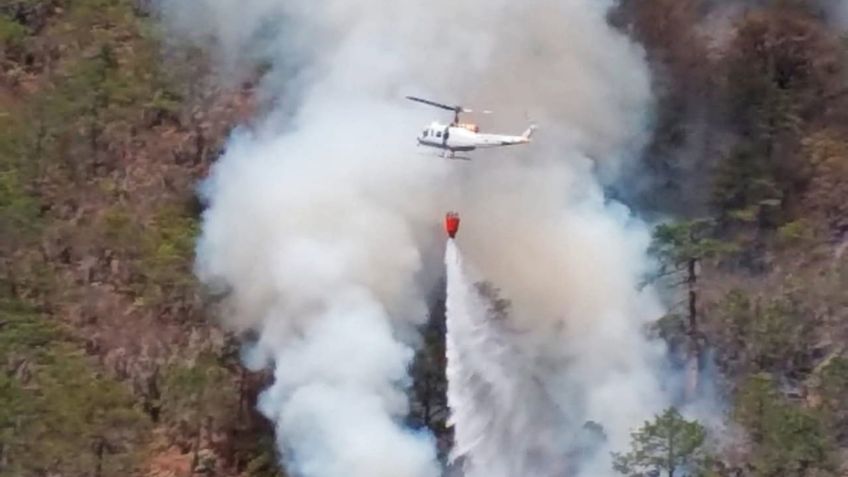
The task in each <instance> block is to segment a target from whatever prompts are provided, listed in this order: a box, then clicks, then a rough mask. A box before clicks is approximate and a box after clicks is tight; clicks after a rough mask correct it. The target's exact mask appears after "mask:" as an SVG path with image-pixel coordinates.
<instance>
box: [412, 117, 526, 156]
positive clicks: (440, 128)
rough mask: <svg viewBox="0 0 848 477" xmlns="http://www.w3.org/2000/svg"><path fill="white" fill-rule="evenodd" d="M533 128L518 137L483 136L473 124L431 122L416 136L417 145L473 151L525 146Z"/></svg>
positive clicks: (451, 150)
mask: <svg viewBox="0 0 848 477" xmlns="http://www.w3.org/2000/svg"><path fill="white" fill-rule="evenodd" d="M533 129H534V128H533V127H531V128H530V129H528V130H527V131H526V132H524V134H522V135H520V136H511V135H504V134H483V133H480V132H478V131H479V128H477V126H475V125H473V124H458V125H457V124H441V123H438V122H433V123H431V124H430V125H429V126H427V127H426V128H425V129H424V130H423V131H422V132H421V133H420V134H419V135H418V144H419V145H422V146H428V147H434V148H437V149H443V150H445V151H450V152H451V153H453V152H457V151H463V152H465V151H473V150H475V149H484V148H491V147H501V146H514V145H518V144H527V143H529V142H530V136H531V135H532V133H533Z"/></svg>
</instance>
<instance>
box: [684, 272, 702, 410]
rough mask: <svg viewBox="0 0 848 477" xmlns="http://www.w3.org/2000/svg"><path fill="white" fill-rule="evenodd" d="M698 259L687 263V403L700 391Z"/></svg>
mask: <svg viewBox="0 0 848 477" xmlns="http://www.w3.org/2000/svg"><path fill="white" fill-rule="evenodd" d="M697 265H698V259H697V258H690V259H689V261H688V263H687V267H686V270H687V276H686V283H687V287H688V293H689V326H688V328H689V329H688V330H687V334H688V335H689V356H688V357H687V363H686V389H685V393H686V394H685V398H686V400H687V401H691V400H692V399H694V397H695V394H696V393H697V391H698V383H699V381H700V376H699V375H700V368H701V344H700V342H699V337H700V331H699V330H698V293H697V289H696V287H697V282H698V275H697Z"/></svg>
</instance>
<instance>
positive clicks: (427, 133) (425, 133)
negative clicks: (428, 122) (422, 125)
mask: <svg viewBox="0 0 848 477" xmlns="http://www.w3.org/2000/svg"><path fill="white" fill-rule="evenodd" d="M429 134H430V131H428V130H427V129H425V130H424V137H427V136H428V135H429Z"/></svg>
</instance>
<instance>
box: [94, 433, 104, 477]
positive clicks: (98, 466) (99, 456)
mask: <svg viewBox="0 0 848 477" xmlns="http://www.w3.org/2000/svg"><path fill="white" fill-rule="evenodd" d="M105 449H106V441H105V440H104V439H102V438H100V439H97V444H95V447H94V455H95V457H96V460H95V467H94V477H101V476H102V475H103V451H104V450H105Z"/></svg>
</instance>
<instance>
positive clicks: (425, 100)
mask: <svg viewBox="0 0 848 477" xmlns="http://www.w3.org/2000/svg"><path fill="white" fill-rule="evenodd" d="M406 99H410V100H412V101H418V102H419V103H424V104H429V105H430V106H435V107H437V108H442V109H446V110H448V111H453V112H459V111H461V110H462V107H461V106H448V105H447V104H442V103H437V102H435V101H430V100H428V99H423V98H416V97H415V96H407V97H406Z"/></svg>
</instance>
